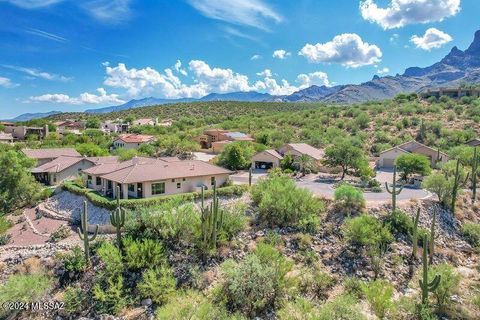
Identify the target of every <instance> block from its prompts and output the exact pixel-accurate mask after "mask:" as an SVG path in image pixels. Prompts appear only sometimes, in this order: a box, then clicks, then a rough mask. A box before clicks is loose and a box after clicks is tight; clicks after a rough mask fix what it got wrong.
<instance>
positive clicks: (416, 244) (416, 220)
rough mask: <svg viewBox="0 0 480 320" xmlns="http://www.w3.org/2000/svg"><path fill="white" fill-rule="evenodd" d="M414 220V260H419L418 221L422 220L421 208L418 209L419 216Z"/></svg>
mask: <svg viewBox="0 0 480 320" xmlns="http://www.w3.org/2000/svg"><path fill="white" fill-rule="evenodd" d="M412 220H413V229H412V260H414V259H416V258H417V251H418V221H419V220H420V208H418V209H417V214H416V215H415V218H412Z"/></svg>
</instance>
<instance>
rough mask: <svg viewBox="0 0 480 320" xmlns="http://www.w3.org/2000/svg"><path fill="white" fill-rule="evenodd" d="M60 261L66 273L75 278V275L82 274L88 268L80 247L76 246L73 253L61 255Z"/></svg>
mask: <svg viewBox="0 0 480 320" xmlns="http://www.w3.org/2000/svg"><path fill="white" fill-rule="evenodd" d="M59 259H60V261H61V262H62V264H63V268H64V269H65V271H67V272H68V273H69V274H70V277H74V275H76V274H78V273H80V272H82V271H83V270H85V268H86V266H87V263H86V261H85V257H84V254H83V252H82V249H80V247H79V246H75V247H74V248H73V249H72V251H71V252H68V253H65V254H60V255H59Z"/></svg>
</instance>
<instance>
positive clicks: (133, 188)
mask: <svg viewBox="0 0 480 320" xmlns="http://www.w3.org/2000/svg"><path fill="white" fill-rule="evenodd" d="M128 191H130V192H135V185H134V184H129V185H128Z"/></svg>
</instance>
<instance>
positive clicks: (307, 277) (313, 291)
mask: <svg viewBox="0 0 480 320" xmlns="http://www.w3.org/2000/svg"><path fill="white" fill-rule="evenodd" d="M334 285H335V279H334V278H333V277H332V276H331V275H329V274H328V273H326V272H324V271H322V270H319V269H317V268H307V269H305V270H303V272H302V275H301V276H300V290H301V291H302V292H303V293H305V294H308V295H312V296H314V297H316V298H318V299H326V298H327V297H328V289H330V288H332V287H333V286H334Z"/></svg>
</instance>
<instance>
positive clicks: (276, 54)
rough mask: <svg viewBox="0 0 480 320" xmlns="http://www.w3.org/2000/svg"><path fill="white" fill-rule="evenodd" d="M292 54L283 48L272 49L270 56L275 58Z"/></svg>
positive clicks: (283, 57) (282, 57)
mask: <svg viewBox="0 0 480 320" xmlns="http://www.w3.org/2000/svg"><path fill="white" fill-rule="evenodd" d="M291 55H292V54H291V53H290V52H287V51H285V50H283V49H278V50H275V51H273V54H272V57H274V58H277V59H282V60H283V59H285V58H287V57H288V56H291Z"/></svg>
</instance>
